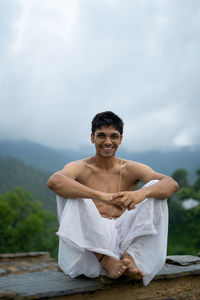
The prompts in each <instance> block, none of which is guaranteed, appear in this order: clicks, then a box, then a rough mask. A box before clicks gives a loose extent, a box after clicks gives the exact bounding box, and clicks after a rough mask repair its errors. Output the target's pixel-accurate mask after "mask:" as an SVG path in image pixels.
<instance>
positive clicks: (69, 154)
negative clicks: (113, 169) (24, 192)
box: [0, 141, 200, 177]
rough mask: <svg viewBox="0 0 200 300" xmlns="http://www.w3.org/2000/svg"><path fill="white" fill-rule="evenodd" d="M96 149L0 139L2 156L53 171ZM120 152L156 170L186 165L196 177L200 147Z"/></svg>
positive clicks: (167, 171)
mask: <svg viewBox="0 0 200 300" xmlns="http://www.w3.org/2000/svg"><path fill="white" fill-rule="evenodd" d="M94 153H95V151H93V150H92V148H91V147H88V148H82V149H80V150H79V151H69V150H66V151H59V150H54V149H51V148H48V147H45V146H42V145H40V144H36V143H32V142H27V141H17V142H14V141H7V142H5V141H4V142H2V141H1V142H0V156H3V157H6V156H13V157H16V158H19V159H21V160H23V161H24V162H25V163H26V164H28V165H31V166H33V167H35V168H38V169H42V170H46V171H48V172H54V171H56V170H58V169H61V168H63V166H64V165H65V164H66V163H68V162H70V161H72V160H77V159H81V158H84V157H88V156H91V155H93V154H94ZM118 156H119V157H123V158H125V159H130V160H135V161H138V162H141V163H145V164H147V165H149V166H150V167H151V168H153V169H154V170H155V171H157V172H160V173H164V174H167V175H171V174H172V173H173V172H174V170H176V169H179V168H185V169H186V170H188V172H189V173H191V174H192V176H193V177H194V173H195V170H196V169H197V168H198V167H199V166H200V148H196V149H190V148H181V149H178V150H176V151H168V152H161V151H148V152H133V153H128V152H126V151H125V150H124V149H123V148H119V150H118Z"/></svg>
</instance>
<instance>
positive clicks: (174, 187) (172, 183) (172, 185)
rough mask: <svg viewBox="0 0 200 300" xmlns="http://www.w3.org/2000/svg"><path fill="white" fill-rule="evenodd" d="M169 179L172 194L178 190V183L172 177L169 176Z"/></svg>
mask: <svg viewBox="0 0 200 300" xmlns="http://www.w3.org/2000/svg"><path fill="white" fill-rule="evenodd" d="M170 179H171V181H172V182H171V187H172V195H173V194H174V193H176V192H177V191H178V190H179V184H178V182H177V181H175V180H174V179H173V178H172V177H170Z"/></svg>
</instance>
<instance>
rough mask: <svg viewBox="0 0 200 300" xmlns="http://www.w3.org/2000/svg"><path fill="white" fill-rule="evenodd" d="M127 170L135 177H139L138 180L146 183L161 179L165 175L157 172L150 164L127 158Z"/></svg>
mask: <svg viewBox="0 0 200 300" xmlns="http://www.w3.org/2000/svg"><path fill="white" fill-rule="evenodd" d="M126 170H127V172H128V174H129V176H133V177H134V179H135V178H137V180H139V181H142V182H144V183H146V182H148V181H150V180H153V179H158V180H161V179H162V178H164V177H165V175H163V174H161V173H158V172H155V171H154V170H153V169H152V168H151V167H149V166H148V165H146V164H143V163H140V162H136V161H131V160H127V163H126Z"/></svg>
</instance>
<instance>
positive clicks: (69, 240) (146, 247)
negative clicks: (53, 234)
mask: <svg viewBox="0 0 200 300" xmlns="http://www.w3.org/2000/svg"><path fill="white" fill-rule="evenodd" d="M156 182H157V181H156V180H154V181H151V182H149V183H148V184H147V185H150V184H154V183H156ZM147 185H145V186H147ZM57 211H58V220H59V224H60V227H59V230H58V232H57V235H58V236H59V252H58V264H59V266H60V268H61V269H62V270H63V272H64V273H65V274H68V275H69V276H71V277H77V276H79V275H81V274H84V275H86V276H88V277H98V276H99V275H105V271H104V270H103V269H102V267H101V264H100V263H99V262H98V260H97V258H96V256H95V255H94V253H93V252H97V253H102V254H105V255H108V256H112V257H114V258H116V259H120V258H121V257H122V256H123V254H124V253H125V252H127V253H129V254H130V255H131V256H132V257H133V259H134V261H135V263H136V266H137V267H138V268H139V269H141V270H142V272H143V273H145V277H144V278H143V283H144V285H147V284H148V283H149V282H150V281H151V280H152V278H153V277H154V276H155V275H156V273H157V272H158V271H159V270H160V269H161V268H162V267H163V265H164V263H165V259H166V249H167V233H168V208H167V200H160V199H154V198H147V199H145V200H144V201H142V202H141V203H139V204H137V205H136V208H135V209H133V210H130V211H128V210H126V211H125V212H124V213H123V214H122V215H121V216H120V217H119V218H117V219H111V220H110V219H106V218H103V217H101V215H100V213H99V211H98V210H97V208H96V206H95V204H94V203H93V201H92V200H91V199H65V198H61V197H59V196H57Z"/></svg>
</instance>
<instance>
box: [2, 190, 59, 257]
mask: <svg viewBox="0 0 200 300" xmlns="http://www.w3.org/2000/svg"><path fill="white" fill-rule="evenodd" d="M31 200H32V196H31V194H30V193H28V192H26V191H23V190H22V189H21V188H15V189H13V190H11V191H8V192H7V193H5V194H4V195H0V236H1V243H0V252H1V253H8V252H13V253H16V252H27V251H50V252H51V253H52V254H53V256H54V257H55V255H56V252H57V237H56V235H55V231H56V227H57V218H56V215H54V214H52V213H51V212H49V211H46V210H43V209H42V208H41V206H42V204H41V202H39V201H31Z"/></svg>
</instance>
